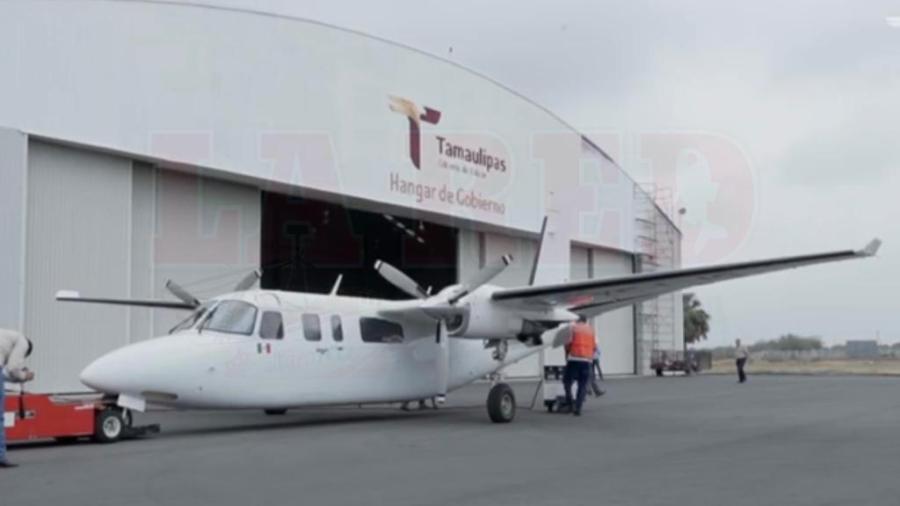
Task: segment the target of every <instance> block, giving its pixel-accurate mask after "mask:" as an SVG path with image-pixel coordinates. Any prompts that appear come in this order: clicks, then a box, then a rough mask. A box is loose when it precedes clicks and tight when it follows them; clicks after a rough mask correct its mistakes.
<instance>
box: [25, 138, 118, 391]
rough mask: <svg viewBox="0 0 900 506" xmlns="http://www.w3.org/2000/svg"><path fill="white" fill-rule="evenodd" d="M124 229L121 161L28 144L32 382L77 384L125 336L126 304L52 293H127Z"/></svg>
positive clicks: (54, 387) (44, 387)
mask: <svg viewBox="0 0 900 506" xmlns="http://www.w3.org/2000/svg"><path fill="white" fill-rule="evenodd" d="M130 233H131V162H130V161H129V160H126V159H122V158H117V157H113V156H108V155H101V154H95V153H88V152H85V151H79V150H76V149H70V148H66V147H61V146H55V145H49V144H43V143H39V142H32V143H30V145H29V159H28V206H27V241H26V244H27V254H26V291H25V292H26V294H25V328H24V331H25V332H26V334H27V335H28V336H29V337H30V338H31V339H32V340H33V341H34V343H35V352H34V355H33V356H32V360H31V363H32V365H33V368H34V369H35V370H36V371H37V380H36V381H35V382H34V384H33V385H31V388H32V389H34V390H40V391H71V390H81V389H83V388H84V387H83V386H81V384H80V382H79V381H78V373H79V372H80V371H81V369H82V368H84V366H86V365H87V364H88V363H89V362H90V361H92V360H93V359H94V358H96V357H98V356H100V355H101V354H102V353H105V352H107V351H109V350H111V349H113V348H116V347H118V346H121V345H123V344H125V343H127V341H128V310H127V309H125V308H116V307H107V306H98V305H86V304H73V303H61V302H57V301H55V300H54V294H55V293H56V291H57V290H59V289H63V288H69V289H77V290H79V291H81V292H82V293H83V294H86V295H87V294H91V295H103V296H109V297H127V296H128V294H129V283H130V271H129V267H130V248H131V241H130Z"/></svg>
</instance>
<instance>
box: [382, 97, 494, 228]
mask: <svg viewBox="0 0 900 506" xmlns="http://www.w3.org/2000/svg"><path fill="white" fill-rule="evenodd" d="M388 98H389V99H390V102H389V107H390V110H391V111H393V112H396V113H399V114H402V115H404V116H406V118H407V120H408V121H409V159H410V161H412V164H413V165H414V166H415V167H416V169H417V170H422V163H423V158H422V145H423V142H422V129H421V126H422V123H423V122H424V123H428V124H431V125H437V124H438V122H439V121H440V120H441V112H440V111H438V110H437V109H432V108H430V107H423V108H420V107H419V106H418V105H417V104H416V103H415V102H413V101H412V100H409V99H406V98H401V97H394V96H388ZM424 144H425V145H426V146H428V149H429V150H432V149H433V150H434V151H430V152H429V153H428V155H426V156H425V158H424V160H425V165H426V166H427V168H428V169H438V170H441V171H447V172H446V173H445V174H444V175H437V174H435V173H434V172H432V171H431V170H428V171H427V172H425V173H422V174H421V175H420V176H421V178H419V177H418V176H417V177H411V174H410V173H406V174H403V173H402V172H397V171H392V172H391V173H390V176H389V178H388V190H389V191H390V192H391V193H395V194H400V195H403V196H405V198H412V199H414V201H415V204H417V205H434V206H441V207H444V206H449V207H456V208H462V209H467V210H475V211H479V212H482V213H489V214H492V215H496V216H503V215H505V214H506V203H505V202H504V201H503V200H502V199H498V198H496V197H494V195H493V194H492V193H493V192H494V191H496V190H495V188H496V187H505V185H506V184H507V182H508V179H507V178H499V179H498V178H496V177H494V176H495V175H498V174H506V172H507V161H506V159H507V157H506V156H497V154H498V153H504V154H505V153H506V149H505V146H504V145H503V143H501V142H500V141H499V140H498V139H497V138H496V137H494V136H492V135H488V134H484V133H480V132H471V133H470V132H454V133H453V134H452V135H451V133H449V132H446V133H443V132H442V133H441V134H440V135H434V141H431V140H430V139H427V142H425V143H424ZM447 174H450V175H456V174H459V175H461V176H463V178H461V179H454V178H450V179H446V177H447V176H446V175H447ZM488 178H490V179H488ZM440 181H443V182H442V183H440V184H433V182H440ZM451 181H453V182H452V183H451Z"/></svg>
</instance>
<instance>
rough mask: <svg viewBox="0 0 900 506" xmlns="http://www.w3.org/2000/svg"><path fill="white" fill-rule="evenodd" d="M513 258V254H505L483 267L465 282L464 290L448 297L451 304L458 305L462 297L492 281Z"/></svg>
mask: <svg viewBox="0 0 900 506" xmlns="http://www.w3.org/2000/svg"><path fill="white" fill-rule="evenodd" d="M512 260H513V257H512V255H503V256H502V257H500V258H499V259H497V260H495V261H493V262H491V263H489V264H488V265H485V266H484V267H482V268H481V270H480V271H478V272H476V273H475V275H474V276H472V278H471V279H469V280H468V281H467V282H465V283H463V285H462V290H460V291H459V292H457V293H456V294H455V295H453V296H452V297H450V298H449V299H447V302H449V303H450V305H456V303H457V302H459V300H460V299H462V298H463V297H465V296H466V295H468V294H469V293H471V292H472V291H474V290H476V289H477V288H478V287H480V286H481V285H483V284H485V283H488V282H490V281H491V280H492V279H494V278H496V277H497V276H498V275H500V273H501V272H503V271H504V269H506V268H507V267H509V264H511V263H512Z"/></svg>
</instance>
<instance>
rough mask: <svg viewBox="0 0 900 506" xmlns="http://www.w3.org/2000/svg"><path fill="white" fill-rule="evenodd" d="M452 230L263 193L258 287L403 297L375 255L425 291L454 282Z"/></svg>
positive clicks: (454, 245)
mask: <svg viewBox="0 0 900 506" xmlns="http://www.w3.org/2000/svg"><path fill="white" fill-rule="evenodd" d="M457 236H458V234H457V230H456V229H455V228H451V227H446V226H442V225H437V224H434V223H430V222H425V221H420V220H414V219H408V218H400V217H396V216H392V215H388V214H380V213H373V212H368V211H361V210H358V209H349V208H346V207H343V206H341V205H338V204H331V203H327V202H322V201H318V200H311V199H306V198H300V197H295V196H288V195H282V194H277V193H268V192H264V193H263V195H262V239H261V265H262V267H263V277H262V287H263V288H266V289H272V290H287V291H295V292H312V293H328V292H329V290H331V287H332V286H333V285H334V282H335V280H336V279H337V277H338V276H339V275H343V281H342V282H341V289H340V292H339V293H340V294H341V295H354V296H361V297H377V298H384V299H408V298H409V295H407V294H406V293H404V292H402V291H400V290H398V289H397V288H395V287H394V286H393V285H391V284H390V283H388V282H387V281H385V280H384V279H383V278H382V277H381V276H380V275H379V274H378V273H377V272H375V269H374V267H373V266H374V265H375V261H376V260H383V261H385V262H388V263H389V264H391V265H393V266H395V267H397V268H398V269H400V270H402V271H403V272H405V273H406V274H408V275H409V276H411V277H412V278H413V279H415V280H416V281H417V282H418V283H419V284H420V285H421V286H422V287H424V288H426V289H427V288H428V287H429V286H430V287H432V290H433V291H435V292H436V291H437V290H440V289H441V288H443V287H445V286H447V285H450V284H453V283H456V280H457V254H458V253H457V249H458V246H457Z"/></svg>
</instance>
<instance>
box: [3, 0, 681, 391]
mask: <svg viewBox="0 0 900 506" xmlns="http://www.w3.org/2000/svg"><path fill="white" fill-rule="evenodd" d="M0 75H2V76H3V78H2V79H0V178H2V184H0V245H2V248H0V326H2V327H9V328H16V329H21V330H23V331H24V332H25V333H26V334H27V335H28V336H29V337H31V338H32V339H33V340H34V341H35V343H36V345H37V347H36V352H35V355H34V357H33V358H32V360H33V366H34V368H35V369H36V370H37V371H38V372H39V376H38V378H39V379H38V381H36V382H35V384H34V385H33V387H32V388H34V389H35V390H43V391H77V390H82V389H83V387H82V386H81V385H80V383H79V382H78V372H79V371H80V370H81V369H82V368H83V367H84V366H85V365H86V364H87V363H89V362H90V361H91V360H92V359H94V358H96V357H98V356H99V355H101V354H102V353H104V352H107V351H109V350H111V349H114V348H116V347H119V346H122V345H125V344H127V343H130V342H134V341H137V340H141V339H147V338H150V337H152V336H155V335H160V334H164V333H166V332H167V331H168V330H169V329H170V328H171V327H172V326H173V325H174V324H175V323H176V322H177V321H178V320H179V318H180V316H181V315H180V314H179V313H178V312H177V311H171V310H170V311H165V310H162V311H151V310H149V309H142V308H126V307H106V306H95V305H85V304H71V303H62V302H57V301H56V300H55V299H54V295H55V293H56V292H57V291H58V290H60V289H74V290H78V291H80V292H81V293H82V294H83V295H85V296H108V297H123V298H166V297H171V295H170V294H169V293H168V292H167V291H166V288H165V283H166V281H167V280H169V279H172V280H175V281H176V282H178V283H179V284H181V285H183V286H184V287H186V288H187V289H188V290H190V291H192V292H193V293H195V294H197V295H199V296H201V297H203V296H212V295H216V294H219V293H223V292H226V291H229V290H230V288H231V287H233V286H234V284H235V283H236V282H237V281H238V280H239V279H240V278H242V277H243V276H244V275H246V274H247V272H249V271H250V270H252V269H256V268H262V270H263V272H264V274H263V277H262V280H261V284H262V286H263V287H264V288H272V289H286V290H303V291H313V292H327V291H328V290H329V289H330V287H331V285H332V283H333V282H334V280H335V278H336V277H337V275H338V274H343V276H344V282H343V288H342V293H346V294H360V295H368V296H377V297H388V298H398V297H401V296H402V294H401V293H399V292H397V291H396V290H395V289H394V288H393V287H391V286H390V285H388V284H387V283H386V282H385V281H383V280H382V279H380V278H379V277H378V276H377V274H376V273H375V272H374V270H373V269H372V265H373V263H374V261H375V260H376V259H383V260H386V261H388V262H389V263H392V264H394V265H396V266H397V267H399V268H401V269H402V270H404V271H405V272H407V273H408V274H410V275H411V276H413V277H414V278H415V279H417V280H418V281H419V282H420V283H421V284H422V285H423V286H432V287H433V288H434V289H435V290H437V289H440V288H442V287H443V286H445V285H447V284H450V283H453V282H455V281H456V280H458V279H465V277H466V276H468V275H471V274H472V273H474V272H476V271H477V270H478V269H479V268H480V266H482V265H484V264H485V262H488V261H490V260H491V259H493V258H496V257H499V256H500V255H502V254H506V253H511V254H512V255H513V256H514V257H515V258H516V259H517V262H516V264H515V266H514V268H510V269H508V270H507V271H505V272H504V273H503V274H502V276H501V277H500V278H498V280H497V282H498V284H501V285H504V286H516V285H523V284H526V283H527V279H528V273H529V269H530V264H531V261H532V258H533V256H534V254H535V249H536V244H537V237H538V233H539V230H540V227H541V222H542V219H543V217H544V216H545V215H546V216H549V228H548V236H547V241H548V243H547V248H546V251H545V256H544V258H543V259H542V260H543V261H544V262H547V263H548V265H550V266H552V269H550V270H549V271H548V274H547V279H539V280H537V281H538V282H555V281H565V280H573V279H587V278H596V277H604V276H615V275H627V274H630V273H633V272H640V271H646V270H653V269H664V268H668V267H672V266H677V265H679V262H680V256H679V253H678V252H679V249H680V240H681V237H680V232H679V230H678V229H677V228H676V227H675V225H674V224H673V223H672V221H670V219H669V218H668V217H667V216H666V214H665V213H663V212H662V211H661V210H660V208H659V207H658V206H657V205H656V204H655V203H654V199H653V196H652V195H649V194H648V193H647V192H645V191H644V190H643V189H642V188H641V187H640V186H639V185H637V184H636V183H635V182H634V181H633V180H631V179H630V178H629V177H628V176H627V175H626V174H625V173H624V172H623V171H622V170H621V169H620V168H619V167H618V166H617V165H616V163H615V162H614V161H613V160H612V158H610V157H609V156H608V155H607V154H606V153H605V152H604V151H603V150H602V149H600V148H599V147H597V145H595V144H594V143H593V142H591V141H590V140H589V139H588V138H587V137H585V136H583V135H581V134H579V133H578V132H576V131H575V130H574V129H572V128H571V127H570V126H568V125H567V124H566V123H564V122H563V121H561V120H560V119H559V118H557V117H556V116H554V115H553V114H552V113H551V112H549V111H547V110H546V109H544V108H542V107H540V106H538V105H536V104H535V103H533V102H531V101H529V100H528V99H526V98H524V97H522V96H521V95H518V94H517V93H515V92H513V91H512V90H510V89H508V88H505V87H504V86H502V85H500V84H498V83H496V82H494V81H492V80H490V79H488V78H486V77H484V76H482V75H479V74H477V73H475V72H472V71H470V70H467V69H465V68H461V67H460V66H458V65H456V64H454V63H452V62H449V61H446V60H442V59H440V58H436V57H434V56H431V55H428V54H424V53H422V52H419V51H416V50H414V49H411V48H408V47H404V46H401V45H398V44H394V43H391V42H387V41H384V40H380V39H377V38H373V37H369V36H366V35H362V34H359V33H355V32H352V31H348V30H343V29H338V28H335V27H331V26H326V25H323V24H320V23H315V22H310V21H306V20H301V19H293V18H288V17H283V16H279V15H274V14H268V13H260V12H249V11H241V10H235V9H228V8H219V7H212V6H209V5H204V6H200V5H189V4H172V3H166V2H150V1H129V2H107V1H96V0H73V1H69V2H2V5H0ZM594 323H595V324H596V326H597V328H598V334H599V339H600V345H601V348H602V350H603V362H604V364H603V366H604V370H605V371H606V372H607V373H609V374H643V373H645V372H646V371H647V369H648V363H649V356H650V352H651V351H652V350H653V349H655V348H665V349H680V348H681V346H682V344H681V343H682V339H683V338H682V331H681V325H682V323H681V301H680V296H678V295H672V296H668V297H663V298H660V299H658V300H655V301H653V302H650V303H645V304H642V305H640V306H638V307H632V308H624V309H620V310H618V311H616V312H613V313H610V314H607V315H603V316H601V317H599V318H597V319H596V321H595V322H594ZM559 360H561V357H560V352H559V351H558V350H550V351H547V352H545V353H544V354H543V355H542V356H536V357H533V359H528V360H525V361H523V362H521V363H518V364H515V365H513V366H511V367H509V368H508V369H507V371H506V374H507V376H510V377H516V376H520V377H521V376H524V377H534V376H536V375H538V374H539V370H540V369H539V366H540V364H541V363H542V362H549V361H559Z"/></svg>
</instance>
